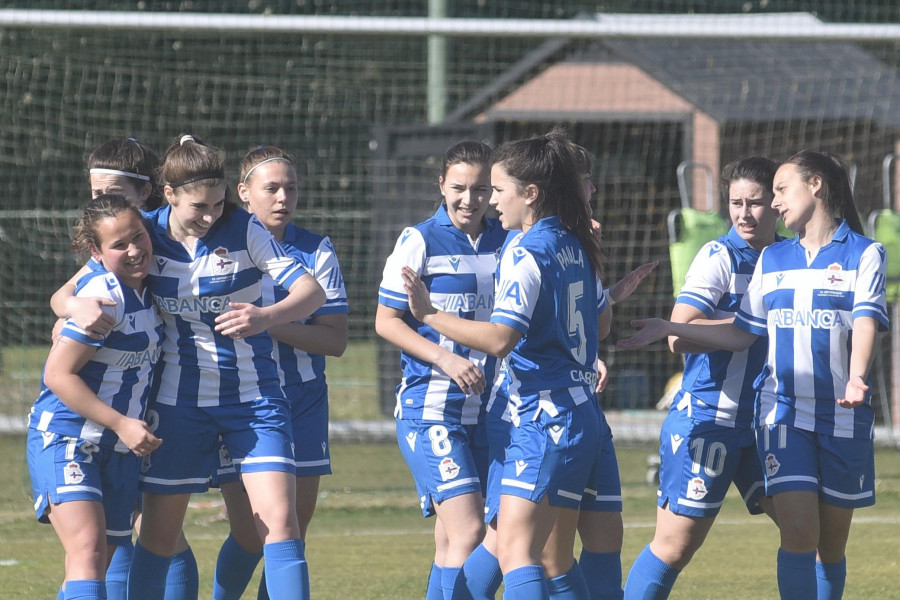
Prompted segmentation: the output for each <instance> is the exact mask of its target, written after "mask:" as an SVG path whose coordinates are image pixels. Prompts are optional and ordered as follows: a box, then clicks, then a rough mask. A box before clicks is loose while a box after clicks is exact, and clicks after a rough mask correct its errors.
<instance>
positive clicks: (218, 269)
mask: <svg viewBox="0 0 900 600" xmlns="http://www.w3.org/2000/svg"><path fill="white" fill-rule="evenodd" d="M213 256H214V258H213V260H212V270H213V273H214V274H216V275H227V274H228V273H232V272H234V261H233V260H232V259H231V257H230V256H228V248H225V247H223V246H219V247H218V248H216V249H215V250H213Z"/></svg>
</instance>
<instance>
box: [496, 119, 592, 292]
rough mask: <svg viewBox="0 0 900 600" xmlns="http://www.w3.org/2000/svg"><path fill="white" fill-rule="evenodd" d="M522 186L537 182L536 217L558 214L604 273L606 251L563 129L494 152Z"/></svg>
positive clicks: (522, 187) (514, 143)
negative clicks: (592, 220) (603, 264)
mask: <svg viewBox="0 0 900 600" xmlns="http://www.w3.org/2000/svg"><path fill="white" fill-rule="evenodd" d="M491 162H493V163H494V164H500V165H501V166H502V167H503V170H504V171H506V173H507V174H508V175H509V176H510V177H511V178H512V179H514V180H515V181H516V182H517V184H518V185H519V188H520V189H524V188H525V187H527V186H528V185H534V186H535V187H537V189H538V197H537V198H536V199H535V202H534V204H533V205H532V209H533V211H534V214H535V217H536V218H538V219H542V218H544V217H550V216H554V215H555V216H558V217H559V220H560V223H562V225H563V227H565V228H566V229H568V230H569V231H571V232H572V233H574V234H575V236H576V237H578V241H580V242H581V245H582V246H583V247H584V250H585V252H587V255H588V260H590V262H591V266H592V267H593V268H594V270H595V271H596V272H597V274H598V275H601V274H602V272H603V270H602V261H603V253H602V251H601V249H600V240H599V239H598V238H597V236H596V235H594V230H593V227H592V225H591V213H590V207H589V204H588V199H587V198H585V196H584V194H585V192H584V187H583V186H582V185H581V174H580V173H579V171H578V169H577V168H576V166H575V157H574V155H573V151H572V143H571V142H570V141H569V140H568V139H567V138H566V136H565V135H564V133H563V131H562V130H561V129H558V128H557V129H553V130H552V131H550V132H549V133H547V134H545V135H542V136H538V137H534V138H529V139H526V140H519V141H515V142H507V143H505V144H501V145H500V146H499V147H498V148H497V149H496V150H495V151H494V153H493V154H492V155H491Z"/></svg>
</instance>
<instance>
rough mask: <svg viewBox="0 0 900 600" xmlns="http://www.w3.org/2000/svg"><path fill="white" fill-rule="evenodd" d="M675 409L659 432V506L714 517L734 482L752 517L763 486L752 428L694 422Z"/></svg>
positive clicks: (686, 411) (699, 515)
mask: <svg viewBox="0 0 900 600" xmlns="http://www.w3.org/2000/svg"><path fill="white" fill-rule="evenodd" d="M677 405H678V402H677V401H676V402H673V403H672V408H671V409H670V410H669V415H668V416H667V417H666V420H665V421H664V422H663V425H662V429H661V431H660V434H659V456H660V464H659V490H657V492H656V495H657V504H658V505H659V507H660V508H663V507H665V506H666V505H668V507H669V510H670V511H672V512H673V513H675V514H677V515H683V516H687V517H714V516H716V515H717V514H719V510H720V509H721V508H722V503H723V502H724V501H725V496H726V494H727V493H728V488H730V487H731V484H732V482H734V485H735V486H736V487H737V489H738V491H739V492H740V494H741V497H742V498H743V499H744V503H745V504H746V505H747V510H748V511H750V514H754V515H758V514H760V513H762V508H760V506H759V499H760V498H762V497H763V496H764V495H765V484H764V483H763V473H762V466H761V465H760V464H759V457H758V456H757V453H756V439H755V436H754V432H753V430H752V429H749V428H733V427H723V426H722V425H717V424H716V423H713V422H709V421H698V420H697V419H694V418H692V417H689V416H688V407H685V408H684V409H683V410H678V408H677Z"/></svg>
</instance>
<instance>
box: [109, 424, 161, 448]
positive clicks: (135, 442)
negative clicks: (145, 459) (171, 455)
mask: <svg viewBox="0 0 900 600" xmlns="http://www.w3.org/2000/svg"><path fill="white" fill-rule="evenodd" d="M115 431H116V434H117V435H118V436H119V439H120V440H122V443H124V444H125V445H126V446H128V448H129V449H130V450H131V451H132V452H134V453H135V454H137V455H138V456H147V455H148V454H150V453H151V452H153V451H154V450H156V449H157V448H159V445H160V444H162V440H161V439H159V438H158V437H156V436H155V435H153V432H151V431H150V426H149V425H147V424H146V423H145V422H143V421H141V420H140V419H132V418H130V417H125V418H124V419H122V421H121V423H120V425H119V426H118V427H117V428H116V430H115Z"/></svg>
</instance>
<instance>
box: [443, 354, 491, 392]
mask: <svg viewBox="0 0 900 600" xmlns="http://www.w3.org/2000/svg"><path fill="white" fill-rule="evenodd" d="M434 364H435V366H437V367H438V368H439V369H440V370H441V371H443V372H444V373H446V374H447V375H448V376H450V378H451V379H453V381H455V382H456V385H458V386H459V387H460V389H461V390H462V391H463V392H464V393H465V394H466V395H467V396H471V395H472V394H481V393H482V392H484V387H485V379H484V373H482V371H481V369H479V368H478V367H476V366H475V365H474V364H473V363H472V362H471V361H469V359H467V358H463V357H462V356H459V355H458V354H454V353H452V352H442V353H441V355H440V357H438V359H437V360H436V361H435V363H434Z"/></svg>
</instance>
